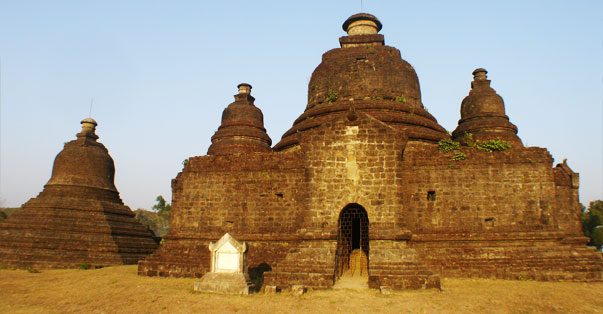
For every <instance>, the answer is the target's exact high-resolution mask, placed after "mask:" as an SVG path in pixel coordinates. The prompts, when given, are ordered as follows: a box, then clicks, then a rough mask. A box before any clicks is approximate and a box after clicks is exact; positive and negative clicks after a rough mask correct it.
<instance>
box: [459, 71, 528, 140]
mask: <svg viewBox="0 0 603 314" xmlns="http://www.w3.org/2000/svg"><path fill="white" fill-rule="evenodd" d="M486 74H488V71H486V69H482V68H479V69H475V71H473V82H471V91H470V92H469V95H468V96H467V97H465V99H463V102H462V103H461V119H460V120H459V125H458V127H457V128H456V129H455V130H454V132H452V138H453V139H454V140H457V141H460V142H462V143H463V144H470V143H467V141H468V140H473V141H475V140H477V141H483V140H494V139H501V140H505V141H509V142H511V143H512V144H514V146H515V147H518V146H517V145H519V147H521V146H523V144H522V142H521V139H520V138H519V137H518V136H517V127H516V126H515V125H514V124H513V123H511V122H509V117H508V116H507V115H506V114H505V102H504V101H503V99H502V97H500V95H498V94H497V93H496V91H495V90H494V89H493V88H492V87H490V80H488V77H487V76H486Z"/></svg>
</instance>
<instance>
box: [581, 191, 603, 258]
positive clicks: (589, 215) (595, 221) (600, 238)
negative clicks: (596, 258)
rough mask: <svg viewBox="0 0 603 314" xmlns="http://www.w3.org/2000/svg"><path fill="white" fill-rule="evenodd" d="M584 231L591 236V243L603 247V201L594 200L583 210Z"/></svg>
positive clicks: (599, 247)
mask: <svg viewBox="0 0 603 314" xmlns="http://www.w3.org/2000/svg"><path fill="white" fill-rule="evenodd" d="M580 220H581V221H582V231H583V232H584V235H585V236H587V237H589V238H590V242H589V243H588V244H589V245H592V246H596V247H597V248H598V249H601V247H603V201H601V200H598V201H592V202H590V204H589V205H588V208H587V209H586V210H584V211H583V212H582V217H580Z"/></svg>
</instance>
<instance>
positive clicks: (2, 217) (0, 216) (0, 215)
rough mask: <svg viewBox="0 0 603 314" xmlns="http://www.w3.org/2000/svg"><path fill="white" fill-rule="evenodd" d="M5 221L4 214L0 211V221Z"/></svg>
mask: <svg viewBox="0 0 603 314" xmlns="http://www.w3.org/2000/svg"><path fill="white" fill-rule="evenodd" d="M2 219H6V214H5V213H4V212H3V211H1V210H0V220H2Z"/></svg>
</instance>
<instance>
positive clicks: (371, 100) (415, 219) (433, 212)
mask: <svg viewBox="0 0 603 314" xmlns="http://www.w3.org/2000/svg"><path fill="white" fill-rule="evenodd" d="M354 23H356V24H354ZM352 26H354V27H355V30H354V31H353V32H351V33H349V34H348V36H346V37H343V38H341V39H340V43H341V45H342V48H339V49H334V50H332V51H329V52H327V53H326V54H325V55H323V61H322V63H321V65H319V67H318V68H317V69H316V70H315V72H314V74H313V75H312V79H311V81H310V86H309V89H308V106H307V108H306V111H305V112H304V113H303V114H302V115H301V116H300V118H298V119H297V120H296V121H295V122H294V124H293V127H292V128H291V130H289V131H287V132H286V133H285V134H284V135H283V138H282V140H281V142H280V143H279V144H277V145H276V146H275V147H274V149H273V150H272V151H266V152H256V153H248V154H224V155H218V154H216V155H209V156H199V157H192V158H190V159H189V162H188V163H187V165H186V166H185V167H184V169H183V171H182V172H181V173H179V174H178V176H177V177H176V179H175V180H174V181H173V185H172V190H173V200H172V206H173V209H172V212H173V213H172V230H171V233H170V235H169V236H168V238H167V242H166V243H165V244H164V245H163V246H162V248H161V249H159V250H158V251H156V252H155V253H154V254H153V255H151V256H150V257H148V258H147V259H146V260H145V261H144V262H141V263H140V264H139V273H140V274H143V275H150V276H156V275H160V276H191V277H200V276H202V275H203V274H204V273H206V272H207V271H209V268H210V264H209V257H208V250H207V246H208V244H209V243H210V241H213V240H214V239H217V238H219V237H220V236H221V235H223V234H224V233H225V232H228V233H230V234H232V235H233V236H235V237H236V238H237V239H239V240H241V241H245V243H247V245H248V246H249V248H248V251H247V268H248V270H249V272H250V274H251V273H252V271H251V270H254V277H255V279H254V278H251V280H253V281H254V282H258V283H259V282H261V280H263V283H264V285H265V287H266V290H265V291H266V293H271V292H275V291H280V290H286V289H291V288H292V287H293V286H303V287H308V288H312V289H326V288H331V287H333V285H334V284H335V282H337V281H338V280H340V279H341V278H342V275H343V274H344V272H346V271H347V270H349V268H350V264H349V263H350V254H351V253H352V252H354V251H357V250H361V251H362V254H359V255H362V256H366V257H367V258H366V262H367V264H368V265H367V267H366V269H367V270H368V276H367V284H368V286H369V287H371V288H374V289H379V288H380V287H389V288H390V289H409V288H412V289H424V288H439V287H440V285H441V283H440V277H439V275H442V276H451V277H472V276H475V277H486V278H488V277H496V278H506V279H521V278H525V279H529V278H532V279H537V280H581V281H600V280H602V277H601V276H602V274H603V259H602V257H601V253H600V252H595V250H594V249H591V248H587V247H586V246H585V244H586V242H587V241H586V240H587V239H586V238H585V237H584V236H582V233H581V229H580V222H579V215H580V205H579V202H578V186H579V177H578V174H577V173H574V172H573V171H572V170H571V169H570V168H569V166H568V165H567V163H563V164H561V165H558V166H557V167H555V168H553V167H552V166H553V158H552V157H551V155H550V153H549V152H548V151H547V150H546V149H544V148H539V147H524V146H523V145H521V140H520V139H519V138H518V137H517V136H516V128H515V127H514V126H513V125H512V124H510V122H508V118H507V117H506V115H505V113H504V104H503V103H502V98H501V97H500V96H498V95H496V93H495V92H494V91H493V90H492V89H489V83H488V84H487V83H485V82H486V81H484V80H481V78H480V82H481V83H478V84H477V85H479V86H476V87H475V88H474V91H472V93H473V94H474V95H470V96H469V97H474V96H475V97H476V98H475V99H474V100H471V101H467V102H464V103H463V104H464V106H463V109H462V111H463V112H464V113H463V116H462V118H461V120H462V121H463V122H462V125H463V127H465V126H468V129H467V130H469V131H471V132H474V134H475V136H476V138H475V139H479V140H482V139H483V140H485V139H495V138H497V137H498V138H501V139H503V140H504V139H506V140H509V141H512V145H511V149H507V150H503V151H494V152H486V151H482V150H478V149H475V148H472V147H469V146H463V147H461V148H460V149H459V150H457V151H452V152H448V153H444V152H442V151H440V150H439V149H438V144H437V141H438V140H439V139H442V138H448V139H449V138H450V137H449V136H448V135H446V133H445V130H444V129H443V128H441V127H440V126H439V125H438V124H437V122H436V120H435V119H434V118H433V117H432V116H431V115H430V114H429V113H427V111H425V110H424V108H423V105H422V103H421V94H420V90H419V84H418V79H417V76H416V73H415V72H414V70H413V69H412V67H411V66H410V65H408V63H406V62H405V61H403V60H402V59H401V58H400V54H399V51H398V50H397V49H395V48H392V47H387V46H384V44H383V36H382V35H379V34H377V33H376V32H377V31H378V30H379V29H380V28H381V23H380V22H378V20H376V18H374V17H372V16H368V15H367V16H364V17H363V15H362V14H360V15H358V16H355V17H354V18H353V19H351V20H350V21H348V22H346V25H345V27H344V28H345V29H346V30H349V29H350V28H352ZM480 73H482V72H480ZM478 74H479V73H478ZM479 75H481V74H479ZM483 78H484V79H485V76H484V77H483ZM480 84H482V85H483V86H482V85H480ZM482 89H483V90H482ZM335 94H337V95H335ZM335 96H336V97H335ZM367 97H368V99H367ZM484 97H485V98H484ZM471 99H473V98H471ZM483 99H488V102H483V101H482V100H483ZM490 100H491V102H490ZM483 113H488V114H490V113H492V114H490V115H482V114H483ZM465 118H466V121H465V120H463V119H465ZM471 121H477V122H475V123H476V124H475V126H476V127H475V128H473V126H472V125H473V124H471V123H473V122H471ZM505 121H506V122H505ZM478 122H479V123H478ZM460 127H461V125H459V128H460ZM483 127H489V128H490V129H484V128H483ZM490 136H495V137H494V138H490ZM461 152H462V153H463V156H464V159H457V160H453V159H452V157H453V156H455V154H457V153H461ZM357 252H358V251H357ZM359 266H360V267H361V268H362V269H364V265H362V264H360V265H359ZM361 272H362V271H361ZM438 274H439V275H438ZM260 279H261V280H260ZM256 280H257V281H256Z"/></svg>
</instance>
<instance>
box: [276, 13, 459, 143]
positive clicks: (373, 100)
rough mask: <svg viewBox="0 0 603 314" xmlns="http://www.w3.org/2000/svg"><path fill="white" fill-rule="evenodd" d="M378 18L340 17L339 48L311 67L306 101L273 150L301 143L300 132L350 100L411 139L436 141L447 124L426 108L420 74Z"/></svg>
mask: <svg viewBox="0 0 603 314" xmlns="http://www.w3.org/2000/svg"><path fill="white" fill-rule="evenodd" d="M381 28H382V24H381V22H380V21H379V20H378V19H377V18H376V17H375V16H373V15H371V14H368V13H359V14H355V15H352V16H350V17H349V18H348V19H347V20H346V21H345V22H344V23H343V30H344V31H346V32H347V34H348V36H343V37H341V38H339V44H340V46H341V48H336V49H332V50H329V51H327V52H326V53H325V54H323V55H322V62H321V63H320V65H318V67H317V68H316V69H315V70H314V72H313V73H312V78H311V79H310V83H309V85H308V105H307V107H306V110H305V111H304V113H303V114H302V115H301V116H300V117H299V118H297V119H296V120H295V122H294V123H293V127H292V128H291V129H289V130H288V131H287V132H285V134H284V135H283V137H282V139H281V141H280V142H279V143H278V144H276V146H275V147H274V149H275V150H283V149H287V148H289V147H291V146H293V145H295V144H298V143H299V138H298V136H299V134H298V133H300V132H305V131H307V130H310V129H313V128H316V127H318V126H320V125H322V124H324V123H325V122H327V121H331V120H333V119H336V118H337V117H340V116H342V115H343V114H345V113H346V112H347V111H348V110H349V108H350V105H352V104H353V105H354V106H355V108H356V110H357V111H358V112H366V113H368V114H370V115H371V116H372V117H374V118H377V119H378V120H380V121H382V122H384V123H386V124H388V125H390V126H393V127H395V128H396V129H399V130H403V131H405V132H408V136H409V139H410V140H411V141H413V140H419V141H429V142H437V141H439V140H441V139H442V138H445V137H447V135H446V130H445V129H444V128H443V127H442V126H440V125H439V124H438V122H437V121H436V119H435V118H434V117H433V116H432V115H431V114H429V112H427V110H425V107H424V106H423V103H422V102H421V89H420V87H419V79H418V77H417V73H416V72H415V70H414V69H413V67H412V66H411V65H410V64H409V63H408V62H406V61H404V59H402V58H401V56H400V50H398V49H396V48H394V47H390V46H386V45H385V39H384V36H383V35H381V34H379V33H378V32H379V31H380V30H381Z"/></svg>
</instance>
